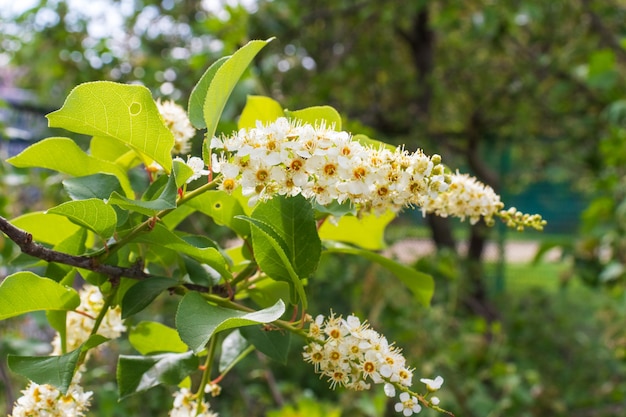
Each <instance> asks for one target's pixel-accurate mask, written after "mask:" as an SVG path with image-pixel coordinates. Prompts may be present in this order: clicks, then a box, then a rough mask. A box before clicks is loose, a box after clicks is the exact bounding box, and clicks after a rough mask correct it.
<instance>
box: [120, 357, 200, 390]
mask: <svg viewBox="0 0 626 417" xmlns="http://www.w3.org/2000/svg"><path fill="white" fill-rule="evenodd" d="M196 370H198V358H197V356H195V355H194V354H193V353H192V352H185V353H166V354H162V355H154V356H129V355H120V357H119V359H118V362H117V387H118V393H119V396H120V399H123V398H126V397H128V396H129V395H132V394H135V393H137V392H141V391H146V390H148V389H150V388H152V387H156V386H157V385H160V384H166V385H177V384H178V383H180V381H182V380H183V379H185V378H186V377H187V376H189V375H190V374H191V373H193V372H194V371H196Z"/></svg>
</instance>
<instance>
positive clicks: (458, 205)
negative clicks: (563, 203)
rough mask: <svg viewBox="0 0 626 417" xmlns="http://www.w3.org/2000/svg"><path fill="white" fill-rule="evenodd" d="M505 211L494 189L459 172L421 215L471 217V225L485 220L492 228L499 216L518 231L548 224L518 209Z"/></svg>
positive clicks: (431, 200)
mask: <svg viewBox="0 0 626 417" xmlns="http://www.w3.org/2000/svg"><path fill="white" fill-rule="evenodd" d="M503 208H504V204H503V203H502V202H501V201H500V196H499V195H498V194H497V193H496V192H495V191H494V190H493V188H491V187H490V186H488V185H485V184H483V183H482V182H480V181H478V180H477V179H476V178H474V177H471V176H469V175H467V174H460V173H458V172H457V173H455V174H452V175H450V186H449V187H448V189H447V190H445V191H444V192H441V193H439V194H438V195H437V196H435V197H434V198H429V199H428V200H427V201H426V203H425V204H424V205H423V206H422V212H423V213H433V214H436V215H437V216H441V217H448V216H452V217H457V218H460V219H461V220H465V219H466V218H469V221H470V223H471V224H476V223H477V222H478V221H479V220H480V219H481V218H482V219H483V220H484V221H485V223H486V224H487V225H489V226H493V224H494V223H495V220H494V218H495V217H500V218H501V219H502V221H504V222H505V223H506V225H507V226H508V227H511V228H514V229H517V230H519V231H521V230H524V227H532V228H534V229H537V230H542V229H543V226H544V225H545V224H546V222H545V220H543V219H542V218H541V215H539V214H533V215H530V214H524V213H521V212H519V211H517V210H516V209H515V208H510V209H508V210H503Z"/></svg>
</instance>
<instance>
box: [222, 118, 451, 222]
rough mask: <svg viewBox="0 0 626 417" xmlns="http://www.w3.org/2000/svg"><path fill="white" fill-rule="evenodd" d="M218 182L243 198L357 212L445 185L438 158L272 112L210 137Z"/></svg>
mask: <svg viewBox="0 0 626 417" xmlns="http://www.w3.org/2000/svg"><path fill="white" fill-rule="evenodd" d="M211 148H212V149H213V150H214V151H215V152H214V155H213V160H212V167H211V168H212V170H213V171H214V172H219V173H221V174H222V177H221V184H220V188H221V189H222V190H224V191H227V192H232V191H233V190H234V189H235V188H237V187H239V186H241V189H242V193H243V195H244V196H246V197H249V204H250V205H254V204H256V202H257V201H259V200H261V201H262V200H268V199H270V198H272V197H273V196H275V195H287V196H295V195H298V194H301V195H303V196H304V197H306V198H308V199H311V200H314V201H315V202H317V203H318V204H320V205H327V204H330V203H331V202H333V201H337V202H339V203H343V202H346V201H349V202H351V203H352V204H354V205H355V206H356V207H357V209H358V210H359V211H361V212H374V213H378V214H380V213H384V212H386V211H387V210H391V211H393V212H398V211H400V210H401V209H403V208H405V207H409V206H421V205H422V204H423V203H424V202H425V201H426V199H427V198H434V197H436V196H437V194H439V193H440V192H442V191H444V190H446V189H447V187H448V184H447V183H446V177H445V175H444V166H443V165H442V164H441V157H440V156H439V155H433V156H432V157H429V156H427V155H425V154H424V153H423V152H422V151H417V152H414V153H409V152H408V151H406V150H404V149H401V148H398V149H396V150H395V151H392V150H389V149H386V148H377V147H373V146H367V145H363V144H361V143H360V142H358V141H357V140H354V139H353V138H352V137H351V136H350V134H349V133H347V132H345V131H335V130H333V129H331V128H329V127H327V126H325V125H320V126H315V127H314V126H313V125H311V124H300V123H295V122H293V121H289V120H287V119H286V118H284V117H281V118H278V119H277V120H276V121H275V122H274V123H270V124H268V125H262V124H260V123H258V124H257V126H256V127H255V128H252V129H241V130H240V131H239V132H237V133H235V134H233V135H232V136H229V137H222V138H213V139H212V141H211Z"/></svg>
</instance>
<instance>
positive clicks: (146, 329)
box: [128, 321, 188, 355]
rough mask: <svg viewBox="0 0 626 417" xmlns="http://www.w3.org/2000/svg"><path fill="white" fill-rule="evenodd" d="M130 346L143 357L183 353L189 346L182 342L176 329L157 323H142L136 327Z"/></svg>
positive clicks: (132, 331)
mask: <svg viewBox="0 0 626 417" xmlns="http://www.w3.org/2000/svg"><path fill="white" fill-rule="evenodd" d="M128 340H129V342H130V344H131V345H132V346H133V347H134V348H135V349H136V350H137V352H139V353H141V354H142V355H152V354H155V353H164V352H173V353H183V352H186V351H187V350H188V348H187V345H186V344H185V343H184V342H183V341H182V340H180V337H179V336H178V332H177V331H176V329H172V328H171V327H168V326H166V325H164V324H161V323H159V322H156V321H142V322H139V323H137V325H136V326H134V327H133V328H132V329H131V330H130V332H129V334H128Z"/></svg>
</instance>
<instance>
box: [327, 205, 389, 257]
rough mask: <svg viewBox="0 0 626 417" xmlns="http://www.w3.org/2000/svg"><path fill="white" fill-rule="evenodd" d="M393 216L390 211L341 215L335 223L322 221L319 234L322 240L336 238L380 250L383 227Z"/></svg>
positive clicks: (383, 233) (383, 235)
mask: <svg viewBox="0 0 626 417" xmlns="http://www.w3.org/2000/svg"><path fill="white" fill-rule="evenodd" d="M394 218H395V214H393V213H392V212H390V211H388V212H387V213H385V214H382V215H380V216H377V215H375V214H366V215H363V216H361V217H356V216H343V217H342V218H341V219H339V223H338V224H336V225H335V224H332V223H331V222H328V221H327V222H324V224H323V225H322V227H320V229H319V236H320V238H321V239H324V240H336V241H339V242H345V243H351V244H353V245H357V246H359V247H361V248H364V249H370V250H380V249H384V248H385V228H386V227H387V225H388V224H389V223H390V222H391V221H392V220H393V219H394Z"/></svg>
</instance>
